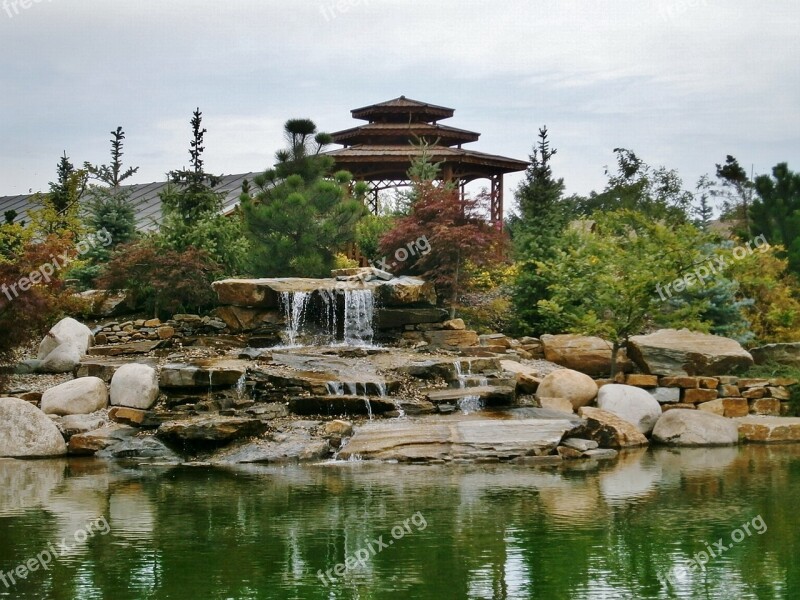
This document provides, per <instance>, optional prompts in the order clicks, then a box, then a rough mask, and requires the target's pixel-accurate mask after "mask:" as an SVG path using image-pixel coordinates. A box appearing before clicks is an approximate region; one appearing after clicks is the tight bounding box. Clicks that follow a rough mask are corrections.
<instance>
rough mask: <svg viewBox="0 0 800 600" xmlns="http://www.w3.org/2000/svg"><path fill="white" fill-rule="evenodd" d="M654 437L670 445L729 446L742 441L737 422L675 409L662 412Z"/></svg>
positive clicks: (709, 414)
mask: <svg viewBox="0 0 800 600" xmlns="http://www.w3.org/2000/svg"><path fill="white" fill-rule="evenodd" d="M653 440H655V441H657V442H660V443H662V444H667V445H670V446H729V445H731V444H736V443H738V442H739V428H738V426H737V424H736V421H733V420H731V419H727V418H725V417H720V416H719V415H715V414H712V413H710V412H705V411H701V410H687V409H682V408H678V409H673V410H669V411H667V412H665V413H664V414H662V415H661V418H660V419H659V420H658V423H656V426H655V428H654V429H653Z"/></svg>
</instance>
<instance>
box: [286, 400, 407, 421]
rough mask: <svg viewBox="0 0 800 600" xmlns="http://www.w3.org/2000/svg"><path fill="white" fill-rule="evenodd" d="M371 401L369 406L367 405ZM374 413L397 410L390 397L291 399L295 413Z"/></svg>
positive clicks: (291, 407) (290, 410) (290, 405)
mask: <svg viewBox="0 0 800 600" xmlns="http://www.w3.org/2000/svg"><path fill="white" fill-rule="evenodd" d="M367 402H369V407H367ZM370 410H371V411H372V414H373V415H382V414H384V413H388V412H392V411H396V410H397V405H396V404H395V403H394V402H393V401H392V400H390V399H388V398H380V397H377V396H370V397H365V396H332V395H321V396H299V397H295V398H290V399H289V412H291V413H293V414H295V415H330V416H333V415H368V414H370Z"/></svg>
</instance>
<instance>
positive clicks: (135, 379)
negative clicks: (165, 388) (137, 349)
mask: <svg viewBox="0 0 800 600" xmlns="http://www.w3.org/2000/svg"><path fill="white" fill-rule="evenodd" d="M110 397H111V405H112V406H127V407H129V408H138V409H140V410H147V409H149V408H150V407H152V406H153V404H155V402H156V399H158V374H157V373H156V370H155V369H154V368H153V367H151V366H150V365H143V364H139V363H131V364H127V365H123V366H121V367H120V368H119V369H117V371H116V372H115V373H114V376H113V377H112V378H111V389H110Z"/></svg>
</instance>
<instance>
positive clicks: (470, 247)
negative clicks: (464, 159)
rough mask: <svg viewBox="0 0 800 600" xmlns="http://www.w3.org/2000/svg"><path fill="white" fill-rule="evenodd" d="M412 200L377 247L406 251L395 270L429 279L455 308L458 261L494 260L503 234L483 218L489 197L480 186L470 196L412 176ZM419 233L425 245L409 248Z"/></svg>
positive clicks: (461, 281) (460, 282) (391, 252)
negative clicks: (423, 248) (478, 192)
mask: <svg viewBox="0 0 800 600" xmlns="http://www.w3.org/2000/svg"><path fill="white" fill-rule="evenodd" d="M414 187H415V195H416V201H415V202H414V204H413V205H412V207H411V212H410V214H409V215H408V216H405V217H400V218H398V219H397V221H396V222H395V226H394V228H393V229H392V230H391V231H389V232H388V233H386V235H384V236H383V238H381V242H380V250H381V253H382V254H384V255H386V256H389V257H395V259H397V257H398V250H399V249H401V248H402V249H405V250H406V252H407V253H408V254H409V256H408V257H407V259H406V260H400V261H397V264H396V267H395V272H397V273H407V274H413V275H418V276H420V277H424V278H426V279H429V280H431V281H433V283H434V285H436V288H437V291H438V293H439V295H440V296H439V297H440V298H448V304H449V306H450V312H451V315H453V314H455V309H456V305H457V303H458V302H457V299H458V294H459V291H460V290H461V289H462V288H464V287H465V284H466V283H467V282H466V281H465V279H466V277H465V273H464V265H465V264H466V262H467V261H469V262H471V263H472V264H473V265H476V266H487V265H492V264H497V263H499V262H500V261H501V260H502V258H503V255H504V251H505V246H506V238H505V235H504V234H503V232H502V231H500V230H499V229H498V228H496V227H495V226H493V225H492V224H490V223H488V222H487V221H486V220H485V218H484V215H485V214H486V213H485V210H486V207H487V206H488V203H489V197H488V194H486V193H485V192H484V193H483V194H481V195H479V196H478V197H476V198H470V197H463V198H462V196H461V193H460V191H459V190H458V189H456V188H454V187H452V186H449V185H445V184H438V185H437V184H436V183H434V182H433V181H415V182H414ZM419 239H425V240H426V242H427V246H426V247H427V251H425V252H419V251H417V252H414V251H413V248H414V246H415V242H416V241H417V240H419Z"/></svg>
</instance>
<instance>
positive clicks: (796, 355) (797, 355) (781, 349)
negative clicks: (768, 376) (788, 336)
mask: <svg viewBox="0 0 800 600" xmlns="http://www.w3.org/2000/svg"><path fill="white" fill-rule="evenodd" d="M750 354H752V355H753V360H754V361H755V363H756V364H757V365H763V364H765V363H778V364H780V365H787V366H790V367H800V342H790V343H785V344H767V345H766V346H760V347H758V348H753V349H752V350H750Z"/></svg>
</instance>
